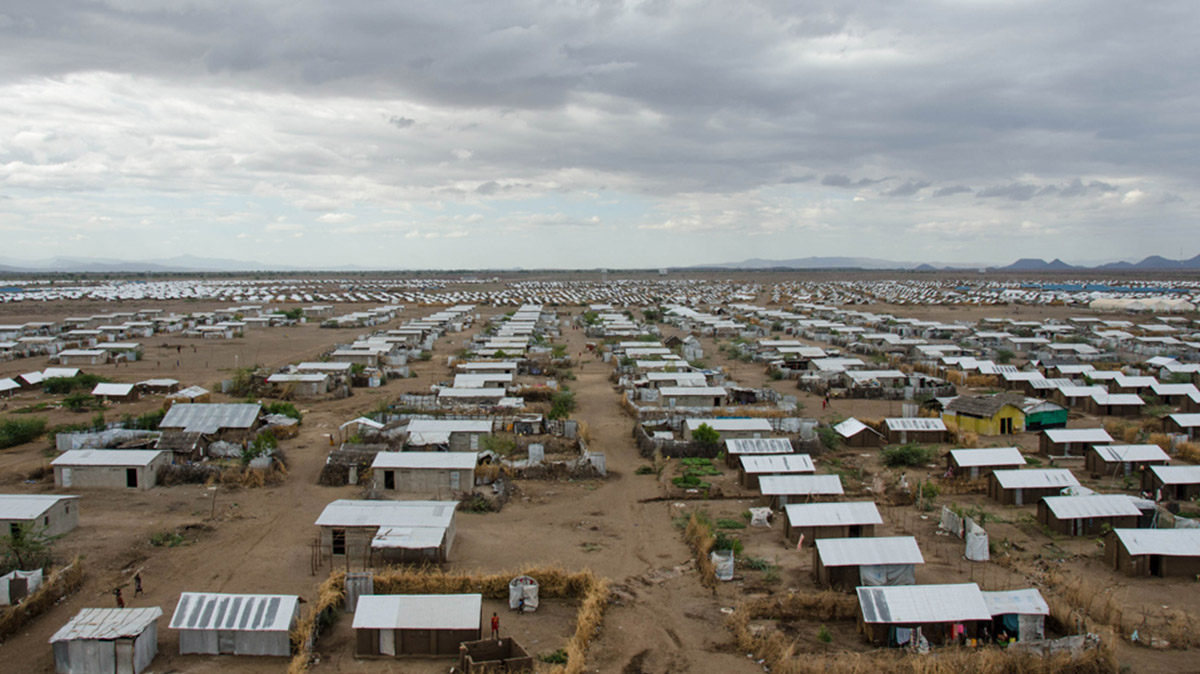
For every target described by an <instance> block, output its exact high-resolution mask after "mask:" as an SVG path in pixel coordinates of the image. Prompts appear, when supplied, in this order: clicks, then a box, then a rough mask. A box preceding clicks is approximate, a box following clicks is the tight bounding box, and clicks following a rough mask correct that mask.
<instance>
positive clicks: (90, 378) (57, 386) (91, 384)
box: [42, 372, 108, 395]
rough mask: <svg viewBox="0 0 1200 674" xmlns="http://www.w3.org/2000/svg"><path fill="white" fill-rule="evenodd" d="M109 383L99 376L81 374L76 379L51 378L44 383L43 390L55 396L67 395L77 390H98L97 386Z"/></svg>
mask: <svg viewBox="0 0 1200 674" xmlns="http://www.w3.org/2000/svg"><path fill="white" fill-rule="evenodd" d="M106 381H108V379H107V378H105V377H101V376H100V375H98V374H84V373H83V372H80V373H79V374H77V375H75V376H74V377H51V378H49V379H46V380H44V381H43V382H42V390H43V391H45V392H46V393H50V394H53V395H66V394H68V393H70V392H71V391H74V390H75V389H86V390H88V391H90V390H92V389H94V388H96V384H100V383H102V382H106Z"/></svg>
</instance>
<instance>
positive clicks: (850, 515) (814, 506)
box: [783, 501, 883, 527]
mask: <svg viewBox="0 0 1200 674" xmlns="http://www.w3.org/2000/svg"><path fill="white" fill-rule="evenodd" d="M783 509H784V511H786V513H787V518H788V522H789V523H790V524H791V526H793V527H829V526H840V525H854V524H883V517H882V516H880V514H879V508H878V507H877V506H876V505H875V503H874V501H848V502H844V503H789V504H787V505H785V506H784V507H783Z"/></svg>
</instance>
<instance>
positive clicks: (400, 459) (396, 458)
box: [371, 438, 478, 470]
mask: <svg viewBox="0 0 1200 674" xmlns="http://www.w3.org/2000/svg"><path fill="white" fill-rule="evenodd" d="M447 440H449V438H447ZM477 458H478V455H477V454H476V453H475V452H379V453H378V454H376V455H375V460H374V461H373V462H371V469H372V470H374V469H377V468H417V469H421V468H429V469H444V470H469V469H471V468H474V467H475V461H476V459H477Z"/></svg>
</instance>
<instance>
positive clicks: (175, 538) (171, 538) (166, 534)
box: [150, 531, 187, 548]
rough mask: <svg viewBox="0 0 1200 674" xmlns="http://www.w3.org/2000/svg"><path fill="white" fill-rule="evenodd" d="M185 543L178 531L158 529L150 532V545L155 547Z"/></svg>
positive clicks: (171, 546)
mask: <svg viewBox="0 0 1200 674" xmlns="http://www.w3.org/2000/svg"><path fill="white" fill-rule="evenodd" d="M185 543H187V540H186V539H184V537H183V534H181V533H179V532H178V531H158V532H155V533H153V534H150V545H153V546H154V547H156V548H177V547H179V546H181V545H183V544H185Z"/></svg>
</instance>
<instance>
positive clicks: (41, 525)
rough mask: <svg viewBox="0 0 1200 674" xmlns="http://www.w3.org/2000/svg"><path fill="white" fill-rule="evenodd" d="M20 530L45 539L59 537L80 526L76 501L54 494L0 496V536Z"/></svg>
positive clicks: (76, 497)
mask: <svg viewBox="0 0 1200 674" xmlns="http://www.w3.org/2000/svg"><path fill="white" fill-rule="evenodd" d="M22 526H28V527H31V528H32V529H33V531H35V532H38V533H40V534H42V535H44V536H60V535H62V534H65V533H67V532H68V531H71V530H72V529H74V528H75V527H77V526H79V497H78V496H58V495H55V494H0V536H11V535H13V534H14V533H16V532H17V531H18V530H19V529H20V528H21V527H22Z"/></svg>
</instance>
